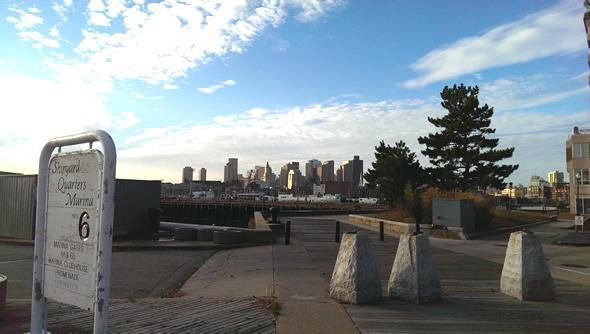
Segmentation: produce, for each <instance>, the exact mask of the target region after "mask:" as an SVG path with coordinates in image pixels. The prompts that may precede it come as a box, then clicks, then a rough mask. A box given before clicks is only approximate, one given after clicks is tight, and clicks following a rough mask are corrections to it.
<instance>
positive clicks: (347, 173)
mask: <svg viewBox="0 0 590 334" xmlns="http://www.w3.org/2000/svg"><path fill="white" fill-rule="evenodd" d="M340 169H341V172H342V181H344V182H350V183H352V163H351V162H350V160H345V161H342V163H341V164H340Z"/></svg>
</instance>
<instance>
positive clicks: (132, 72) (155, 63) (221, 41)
mask: <svg viewBox="0 0 590 334" xmlns="http://www.w3.org/2000/svg"><path fill="white" fill-rule="evenodd" d="M341 4H342V1H334V0H324V1H320V0H299V1H279V0H264V1H260V0H258V1H246V0H240V1H220V0H218V1H210V2H177V1H174V0H167V1H163V2H158V3H155V2H154V3H148V4H145V5H137V4H135V3H134V2H129V1H127V2H123V1H115V0H113V1H106V2H105V1H100V0H93V1H91V2H90V3H89V4H88V16H89V22H88V23H89V25H90V27H89V28H88V29H85V30H83V35H84V38H83V39H82V41H81V42H80V44H79V45H78V47H77V49H76V51H77V52H78V53H79V54H80V56H81V57H82V59H83V61H84V62H86V63H88V64H90V65H91V66H93V67H94V68H95V70H96V71H97V72H100V73H105V74H107V75H109V76H111V77H114V78H117V79H121V80H125V79H137V80H143V81H146V82H148V83H150V84H162V85H166V86H167V87H171V86H170V85H171V84H172V83H173V81H174V80H175V79H177V78H179V77H184V76H186V75H187V72H188V71H190V70H193V69H195V68H196V67H198V66H199V65H201V64H204V63H208V62H210V61H212V60H213V59H214V58H216V57H222V56H224V55H226V54H228V53H241V52H243V51H244V49H245V48H246V47H247V46H249V45H250V43H251V42H252V41H253V40H254V39H255V38H256V37H257V36H258V35H259V34H260V33H261V32H262V31H264V30H265V29H266V28H267V27H269V26H272V27H277V26H278V25H280V24H281V23H282V22H283V21H284V18H285V16H286V15H287V12H286V8H295V9H296V10H297V9H299V10H300V12H299V14H298V18H300V19H301V20H303V21H306V22H307V21H312V20H315V19H318V18H319V17H321V16H322V15H325V14H326V13H327V12H329V11H330V10H332V9H334V8H336V7H338V6H340V5H341ZM116 18H120V19H122V28H123V31H115V32H113V33H107V32H104V29H102V28H101V27H103V26H110V25H111V24H112V22H113V20H114V19H116ZM113 28H115V29H114V30H117V29H116V28H119V27H113ZM205 90H206V91H209V90H207V89H205Z"/></svg>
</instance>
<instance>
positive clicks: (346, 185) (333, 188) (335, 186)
mask: <svg viewBox="0 0 590 334" xmlns="http://www.w3.org/2000/svg"><path fill="white" fill-rule="evenodd" d="M324 185H325V188H324V193H325V194H327V195H342V196H345V197H352V194H353V187H352V182H332V181H328V182H326V183H324Z"/></svg>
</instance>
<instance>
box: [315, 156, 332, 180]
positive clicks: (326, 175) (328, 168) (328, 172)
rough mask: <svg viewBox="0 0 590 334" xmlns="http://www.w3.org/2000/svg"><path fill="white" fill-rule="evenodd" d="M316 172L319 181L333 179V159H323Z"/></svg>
mask: <svg viewBox="0 0 590 334" xmlns="http://www.w3.org/2000/svg"><path fill="white" fill-rule="evenodd" d="M320 170H321V172H320V173H318V174H319V176H320V181H321V182H329V181H334V160H329V161H324V163H323V164H322V166H321V169H320Z"/></svg>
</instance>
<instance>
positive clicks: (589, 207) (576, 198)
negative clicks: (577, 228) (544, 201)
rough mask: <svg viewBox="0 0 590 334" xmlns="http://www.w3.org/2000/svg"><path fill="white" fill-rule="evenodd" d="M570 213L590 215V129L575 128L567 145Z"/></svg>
mask: <svg viewBox="0 0 590 334" xmlns="http://www.w3.org/2000/svg"><path fill="white" fill-rule="evenodd" d="M565 152H566V153H565V157H566V158H565V159H566V162H567V172H568V174H569V182H570V187H569V189H570V194H569V196H570V203H571V204H570V212H572V213H577V214H590V129H580V128H578V127H577V126H576V127H574V132H573V134H572V135H571V136H570V137H569V139H568V140H567V141H566V143H565Z"/></svg>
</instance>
